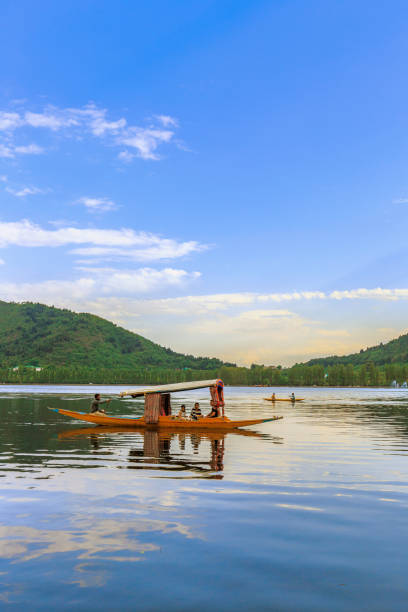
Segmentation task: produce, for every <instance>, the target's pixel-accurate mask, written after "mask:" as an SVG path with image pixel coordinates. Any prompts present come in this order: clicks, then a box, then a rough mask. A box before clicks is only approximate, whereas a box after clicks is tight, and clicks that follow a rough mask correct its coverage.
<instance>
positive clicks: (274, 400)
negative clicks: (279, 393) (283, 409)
mask: <svg viewBox="0 0 408 612" xmlns="http://www.w3.org/2000/svg"><path fill="white" fill-rule="evenodd" d="M271 400H272V401H273V402H276V395H275V394H274V393H272V395H271Z"/></svg>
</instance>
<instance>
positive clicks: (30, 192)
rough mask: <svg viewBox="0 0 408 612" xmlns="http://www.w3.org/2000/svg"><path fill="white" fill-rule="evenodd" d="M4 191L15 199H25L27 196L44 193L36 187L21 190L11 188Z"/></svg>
mask: <svg viewBox="0 0 408 612" xmlns="http://www.w3.org/2000/svg"><path fill="white" fill-rule="evenodd" d="M6 191H7V192H8V193H11V194H12V195H14V196H16V197H17V198H25V197H26V196H28V195H37V194H39V193H45V191H44V190H43V189H39V188H38V187H22V188H21V189H13V188H12V187H6Z"/></svg>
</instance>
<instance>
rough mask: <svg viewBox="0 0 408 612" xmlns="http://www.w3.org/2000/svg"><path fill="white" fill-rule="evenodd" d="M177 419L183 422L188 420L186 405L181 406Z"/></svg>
mask: <svg viewBox="0 0 408 612" xmlns="http://www.w3.org/2000/svg"><path fill="white" fill-rule="evenodd" d="M177 418H178V419H181V420H182V421H185V420H186V419H187V414H186V407H185V405H184V404H181V406H180V410H179V411H178V415H177Z"/></svg>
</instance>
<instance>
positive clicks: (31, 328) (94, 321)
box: [0, 301, 223, 370]
mask: <svg viewBox="0 0 408 612" xmlns="http://www.w3.org/2000/svg"><path fill="white" fill-rule="evenodd" d="M222 365H223V362H222V361H220V360H219V359H214V358H207V357H193V356H192V355H182V354H180V353H176V352H174V351H172V350H171V349H169V348H164V347H162V346H160V345H158V344H155V343H154V342H151V341H150V340H147V339H146V338H144V337H143V336H139V335H138V334H135V333H133V332H130V331H127V330H126V329H123V328H122V327H118V326H117V325H114V324H113V323H111V322H109V321H106V320H105V319H102V318H101V317H97V316H95V315H91V314H85V313H81V314H78V313H74V312H71V311H70V310H65V309H60V308H54V307H50V306H44V305H43V304H33V303H31V302H25V303H22V304H16V303H9V302H2V301H0V367H2V368H7V367H13V366H41V367H44V366H66V367H70V368H74V367H78V366H81V367H87V368H96V369H99V368H115V369H120V368H122V369H128V370H129V369H133V368H138V367H139V368H140V367H147V366H148V367H160V368H171V369H182V368H191V369H193V370H209V369H212V370H214V369H216V368H219V367H221V366H222Z"/></svg>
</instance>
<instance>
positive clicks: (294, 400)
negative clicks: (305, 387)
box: [264, 397, 305, 402]
mask: <svg viewBox="0 0 408 612" xmlns="http://www.w3.org/2000/svg"><path fill="white" fill-rule="evenodd" d="M304 399H305V398H304V397H295V399H291V398H290V397H285V398H280V397H275V398H272V397H264V400H266V401H267V402H303V401H304Z"/></svg>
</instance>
